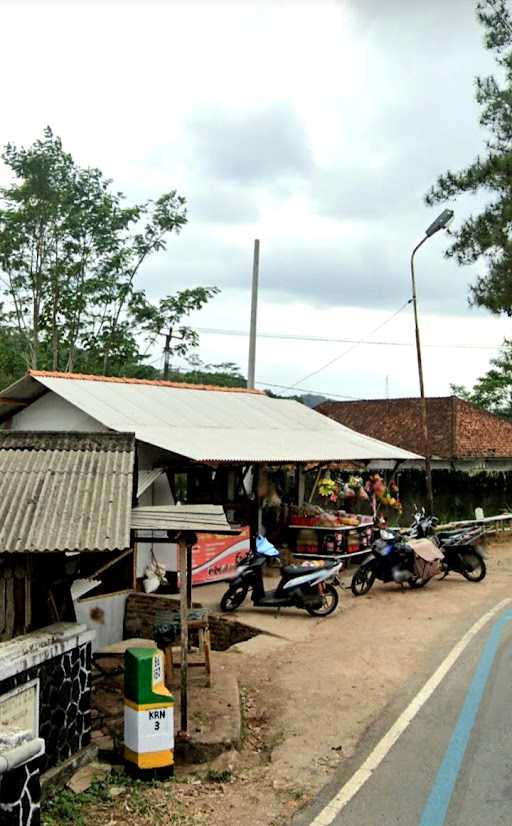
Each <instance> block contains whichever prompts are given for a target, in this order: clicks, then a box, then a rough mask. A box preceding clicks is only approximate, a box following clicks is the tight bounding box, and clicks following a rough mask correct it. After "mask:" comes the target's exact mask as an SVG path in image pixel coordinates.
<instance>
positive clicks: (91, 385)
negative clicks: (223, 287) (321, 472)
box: [0, 371, 418, 463]
mask: <svg viewBox="0 0 512 826" xmlns="http://www.w3.org/2000/svg"><path fill="white" fill-rule="evenodd" d="M34 380H35V381H36V382H37V383H40V384H42V385H44V386H45V387H46V388H48V389H49V390H52V391H53V392H55V393H57V394H58V395H59V396H61V397H62V398H64V399H66V400H67V401H68V402H70V403H71V404H73V405H75V406H76V407H78V408H79V409H80V410H82V411H84V412H85V413H87V414H88V415H89V416H92V417H93V418H94V419H96V420H97V421H99V422H101V423H102V424H103V425H104V426H106V427H108V428H111V429H112V430H117V431H123V432H127V431H128V432H134V433H135V434H136V437H137V439H139V440H140V441H143V442H147V443H148V444H151V445H155V446H157V447H160V448H163V449H164V450H168V451H170V452H172V453H176V454H179V455H181V456H186V457H188V458H190V459H193V460H195V461H197V462H248V463H249V462H268V463H271V462H312V461H343V460H358V459H359V460H365V459H403V460H405V459H415V458H418V457H417V456H416V454H414V453H410V452H409V451H407V450H403V449H401V448H399V447H394V446H393V445H389V444H387V443H385V442H381V441H378V440H376V439H371V438H369V437H368V436H364V435H362V434H360V433H356V432H355V431H354V430H350V429H349V428H348V427H345V426H344V425H341V424H339V423H338V422H335V421H333V420H332V419H329V418H328V417H327V416H323V415H322V414H320V413H316V412H315V411H314V410H311V409H310V408H308V407H306V406H305V405H302V404H300V403H299V402H296V401H288V400H282V399H271V398H269V397H268V396H266V395H264V394H261V393H257V392H256V393H251V392H240V391H238V392H229V391H227V389H226V388H223V389H222V391H217V390H212V389H202V388H201V389H192V388H190V386H186V387H183V388H181V387H176V386H175V385H170V384H169V385H166V384H165V383H164V382H155V383H151V382H133V381H130V380H129V379H127V380H124V381H123V380H119V379H117V380H116V379H114V380H108V379H99V378H98V377H83V378H82V377H76V378H75V377H71V376H70V374H63V375H62V377H60V376H59V374H47V373H43V372H41V373H37V372H36V371H34V372H32V374H31V375H30V376H28V377H26V378H25V379H21V380H20V382H17V383H16V384H15V385H12V386H11V387H10V388H7V390H5V391H3V392H2V393H0V397H1V396H2V395H5V396H8V397H9V399H10V400H15V399H16V398H24V399H27V396H29V395H30V392H31V391H30V389H29V387H28V385H27V382H34ZM32 392H33V391H32ZM39 394H40V393H39Z"/></svg>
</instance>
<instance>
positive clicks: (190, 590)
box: [187, 544, 192, 610]
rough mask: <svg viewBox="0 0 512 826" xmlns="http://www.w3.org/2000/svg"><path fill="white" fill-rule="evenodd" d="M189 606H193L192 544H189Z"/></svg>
mask: <svg viewBox="0 0 512 826" xmlns="http://www.w3.org/2000/svg"><path fill="white" fill-rule="evenodd" d="M187 608H188V609H189V610H190V608H192V545H188V544H187Z"/></svg>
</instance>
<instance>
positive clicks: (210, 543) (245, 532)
mask: <svg viewBox="0 0 512 826" xmlns="http://www.w3.org/2000/svg"><path fill="white" fill-rule="evenodd" d="M249 550H250V528H249V526H248V525H245V526H244V527H243V528H242V530H241V533H239V534H238V535H236V536H220V535H217V534H202V535H200V536H199V538H198V542H197V545H194V547H193V548H192V583H193V585H198V584H199V583H202V582H203V583H204V582H218V581H219V580H223V579H229V578H230V577H231V576H233V575H234V573H235V571H236V568H237V566H238V565H239V564H240V562H241V560H242V559H243V558H244V557H245V556H246V555H247V554H248V553H249Z"/></svg>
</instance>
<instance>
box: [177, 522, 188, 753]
mask: <svg viewBox="0 0 512 826" xmlns="http://www.w3.org/2000/svg"><path fill="white" fill-rule="evenodd" d="M178 548H179V555H180V626H181V675H180V712H181V722H180V734H181V736H182V737H186V736H187V729H188V608H187V571H188V565H187V557H188V550H187V545H186V542H185V539H184V538H183V537H180V540H179V545H178Z"/></svg>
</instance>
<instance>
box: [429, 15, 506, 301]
mask: <svg viewBox="0 0 512 826" xmlns="http://www.w3.org/2000/svg"><path fill="white" fill-rule="evenodd" d="M476 9H477V17H478V19H479V21H480V23H481V24H482V26H483V28H484V32H485V39H484V42H485V46H486V48H487V49H489V50H491V51H492V52H493V53H494V56H495V60H496V64H497V67H498V69H499V73H500V78H499V79H497V78H496V77H494V76H490V77H478V78H477V79H476V99H477V102H478V103H479V105H480V107H481V115H480V124H481V125H482V126H483V127H484V128H485V129H486V130H487V131H488V138H487V140H486V142H485V151H484V152H483V153H482V154H481V155H480V156H478V157H477V158H476V159H475V160H474V161H473V163H471V164H470V165H469V166H468V167H466V168H465V169H462V170H461V171H459V172H447V173H446V174H444V175H442V176H441V177H440V178H439V179H438V180H437V183H436V184H435V186H433V187H432V189H431V190H430V192H429V193H428V194H427V196H426V201H427V203H428V204H430V205H433V204H436V203H439V202H445V201H447V200H450V199H453V198H455V197H456V196H457V195H459V194H462V193H473V194H475V193H486V194H487V193H488V194H489V195H490V201H489V203H488V204H487V206H486V207H485V208H484V209H483V210H482V211H481V212H480V214H478V215H472V216H470V217H469V218H468V219H467V220H465V221H464V222H463V223H462V225H461V226H460V227H459V229H458V230H457V231H455V232H454V233H453V239H454V240H453V243H452V244H451V246H450V247H449V249H448V250H447V251H446V255H447V256H448V257H453V258H455V260H456V261H457V262H458V263H459V264H473V263H475V262H477V261H484V262H485V263H486V265H487V269H486V272H485V273H483V274H482V275H480V276H479V277H478V278H477V280H476V283H475V284H474V285H473V286H472V287H471V288H470V290H471V292H470V303H471V304H474V305H477V306H482V307H486V308H487V309H489V310H491V312H493V313H506V315H508V316H511V315H512V236H511V231H512V16H511V13H510V10H509V7H508V4H507V2H506V0H482V2H478V3H477V7H476Z"/></svg>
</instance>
